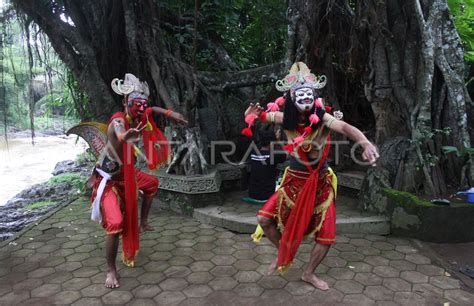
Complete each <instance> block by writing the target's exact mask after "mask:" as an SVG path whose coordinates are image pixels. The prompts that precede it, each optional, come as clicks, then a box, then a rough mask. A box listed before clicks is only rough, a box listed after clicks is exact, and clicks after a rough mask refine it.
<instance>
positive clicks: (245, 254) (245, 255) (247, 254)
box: [232, 250, 257, 259]
mask: <svg viewBox="0 0 474 306" xmlns="http://www.w3.org/2000/svg"><path fill="white" fill-rule="evenodd" d="M232 255H233V256H234V257H235V258H237V259H253V258H255V257H256V256H257V252H256V251H255V250H238V251H235V252H234V253H233V254H232Z"/></svg>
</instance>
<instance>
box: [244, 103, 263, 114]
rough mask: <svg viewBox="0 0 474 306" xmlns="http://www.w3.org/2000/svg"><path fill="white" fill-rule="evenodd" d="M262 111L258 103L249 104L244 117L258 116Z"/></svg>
mask: <svg viewBox="0 0 474 306" xmlns="http://www.w3.org/2000/svg"><path fill="white" fill-rule="evenodd" d="M262 111H263V107H261V106H260V103H257V104H253V103H250V105H249V107H248V108H247V109H246V110H245V116H247V115H255V116H257V117H258V116H260V113H261V112H262Z"/></svg>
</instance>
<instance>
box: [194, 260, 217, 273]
mask: <svg viewBox="0 0 474 306" xmlns="http://www.w3.org/2000/svg"><path fill="white" fill-rule="evenodd" d="M214 267H215V265H214V264H213V263H212V262H209V261H195V262H193V263H192V264H191V265H190V266H189V268H190V269H191V270H192V271H193V272H206V271H210V270H211V269H212V268H214Z"/></svg>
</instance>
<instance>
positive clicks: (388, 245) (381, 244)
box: [372, 241, 395, 251]
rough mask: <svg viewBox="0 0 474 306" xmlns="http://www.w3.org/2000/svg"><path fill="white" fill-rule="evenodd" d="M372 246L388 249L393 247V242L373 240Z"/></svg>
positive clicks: (383, 249) (382, 249)
mask: <svg viewBox="0 0 474 306" xmlns="http://www.w3.org/2000/svg"><path fill="white" fill-rule="evenodd" d="M372 247H374V248H376V249H379V250H381V251H390V250H394V249H395V246H394V245H393V244H391V243H388V242H385V241H375V242H374V243H372Z"/></svg>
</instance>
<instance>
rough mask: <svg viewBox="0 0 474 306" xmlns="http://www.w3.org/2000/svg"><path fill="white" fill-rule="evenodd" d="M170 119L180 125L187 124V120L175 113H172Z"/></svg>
mask: <svg viewBox="0 0 474 306" xmlns="http://www.w3.org/2000/svg"><path fill="white" fill-rule="evenodd" d="M170 118H171V119H173V120H174V121H176V122H177V123H180V124H188V120H186V119H185V118H184V116H183V115H181V114H180V113H177V112H172V113H171V115H170Z"/></svg>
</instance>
